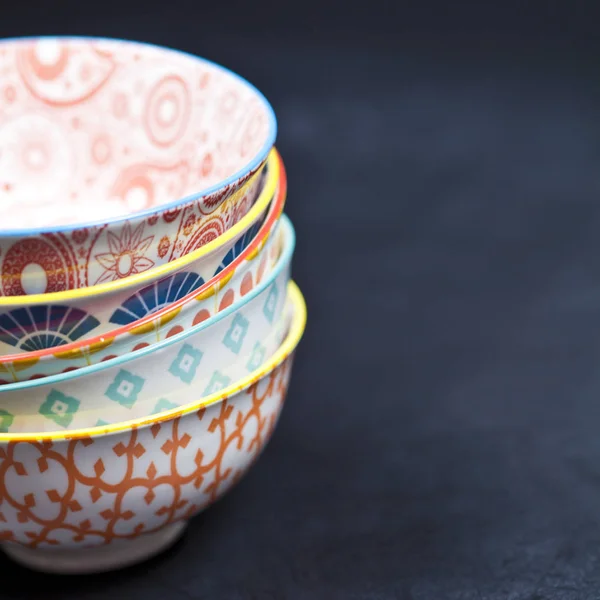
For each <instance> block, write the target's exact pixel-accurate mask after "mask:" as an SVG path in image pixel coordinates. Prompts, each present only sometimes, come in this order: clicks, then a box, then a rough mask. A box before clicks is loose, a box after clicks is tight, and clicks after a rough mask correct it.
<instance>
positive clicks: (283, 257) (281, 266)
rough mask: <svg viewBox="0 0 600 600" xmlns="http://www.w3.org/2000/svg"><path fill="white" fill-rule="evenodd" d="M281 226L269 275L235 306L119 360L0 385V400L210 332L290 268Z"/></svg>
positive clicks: (290, 247)
mask: <svg viewBox="0 0 600 600" xmlns="http://www.w3.org/2000/svg"><path fill="white" fill-rule="evenodd" d="M281 224H282V226H283V227H284V229H285V230H286V238H287V239H286V241H285V247H284V248H283V249H282V251H281V253H280V255H279V257H278V259H277V264H276V265H275V267H274V268H273V270H272V271H271V272H270V273H269V275H268V277H266V278H265V279H263V280H262V281H261V282H260V284H259V285H257V286H254V287H253V288H252V290H250V291H249V292H248V293H247V294H246V295H245V296H243V297H242V298H241V299H240V300H238V301H237V302H234V303H233V304H230V305H229V306H228V307H227V308H225V309H224V310H222V311H220V312H218V313H216V314H214V315H213V316H212V317H210V318H209V319H206V320H205V321H202V322H201V323H198V324H197V325H195V326H193V327H191V328H190V329H186V330H184V331H180V332H179V333H178V334H176V335H173V336H171V337H167V338H165V339H163V340H160V341H159V342H157V343H156V344H152V345H150V346H145V347H144V348H140V349H139V350H136V351H135V352H128V353H127V354H123V355H121V356H115V357H114V358H111V359H110V360H105V361H101V362H99V363H95V364H93V365H86V366H85V367H81V368H80V369H75V370H73V371H67V372H66V373H57V374H55V375H48V376H46V377H37V378H35V379H27V380H26V381H15V382H14V383H6V384H3V385H0V396H2V394H9V393H11V392H18V391H22V390H27V391H29V390H32V389H35V388H39V387H52V386H53V385H57V384H59V383H64V382H65V381H70V380H73V379H79V378H84V377H86V376H87V375H92V374H93V373H98V372H102V371H106V370H108V369H111V368H113V367H117V366H119V365H127V364H129V363H130V362H132V361H134V360H141V359H142V358H143V357H144V356H147V355H149V354H154V353H156V352H159V351H161V350H164V349H165V348H168V347H169V346H172V345H174V344H178V343H180V342H182V341H183V340H186V339H187V338H189V337H191V336H193V335H195V334H197V333H198V332H200V331H204V330H205V329H208V328H210V327H211V326H212V325H214V324H215V323H218V322H219V321H221V320H223V319H225V318H226V317H228V316H230V315H231V314H233V313H235V312H237V311H238V310H239V309H240V307H242V306H245V305H246V304H247V303H248V302H250V301H252V300H253V299H254V298H256V296H258V295H260V294H262V293H263V292H266V291H267V289H268V288H269V287H270V286H271V285H273V282H274V281H275V280H276V279H277V278H278V277H279V276H280V275H281V273H282V272H283V271H284V270H285V269H286V268H287V267H289V266H290V265H291V262H292V257H293V254H294V249H295V246H296V232H295V231H294V226H293V225H292V222H291V221H290V220H289V218H288V217H287V216H286V215H282V216H281Z"/></svg>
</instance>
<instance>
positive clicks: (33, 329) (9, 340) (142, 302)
mask: <svg viewBox="0 0 600 600" xmlns="http://www.w3.org/2000/svg"><path fill="white" fill-rule="evenodd" d="M261 225H262V223H261V222H259V223H256V224H254V225H253V226H252V227H250V229H248V231H246V233H244V235H242V236H241V237H240V239H238V240H237V242H236V243H235V244H234V245H233V247H232V248H231V249H230V250H229V252H228V253H227V254H226V255H225V257H224V258H223V260H222V261H221V263H220V264H219V266H218V267H217V269H216V270H215V272H214V275H217V274H218V273H220V272H221V271H222V270H223V269H225V267H227V266H228V265H229V264H230V263H231V262H232V261H234V260H235V259H236V258H237V257H238V256H239V255H240V254H241V253H242V252H243V251H244V249H245V248H246V247H247V246H248V244H250V242H251V241H252V240H253V239H254V238H255V236H256V235H257V233H258V231H259V229H260V227H261ZM214 275H213V276H214ZM203 284H204V279H203V278H202V277H201V276H200V275H198V274H196V273H188V272H181V273H176V274H175V275H172V276H170V277H167V278H166V279H163V280H162V281H158V282H154V283H152V284H150V285H148V286H146V287H145V288H143V289H142V290H140V291H139V292H136V293H135V294H133V295H132V296H130V297H129V298H128V299H127V300H126V301H125V302H123V304H122V305H121V306H120V307H119V308H117V310H115V312H114V313H113V314H112V316H111V318H110V322H111V323H114V324H115V325H128V324H130V323H133V322H134V321H137V320H138V319H142V318H143V317H145V316H147V315H149V314H152V313H155V312H157V311H159V310H161V309H162V308H164V307H166V306H167V305H169V304H171V303H172V302H177V300H180V299H181V298H183V297H184V296H186V295H187V294H189V293H191V292H193V291H195V290H197V289H198V288H199V287H201V286H202V285H203ZM99 324H100V322H99V321H98V320H97V319H96V318H95V317H94V316H92V315H90V314H88V313H86V312H85V311H83V310H81V309H78V308H73V307H68V306H58V305H50V306H32V307H23V308H18V309H15V310H12V311H10V312H8V313H5V314H2V315H0V340H1V341H3V342H4V343H6V344H9V345H10V346H13V347H15V348H20V349H21V350H22V351H26V352H34V351H36V350H43V349H44V348H54V347H56V346H63V345H65V344H69V343H71V342H75V341H77V340H78V339H80V338H81V337H83V336H89V335H90V334H92V333H93V331H94V329H95V328H96V327H98V325H99Z"/></svg>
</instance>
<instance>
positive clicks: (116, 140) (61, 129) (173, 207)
mask: <svg viewBox="0 0 600 600" xmlns="http://www.w3.org/2000/svg"><path fill="white" fill-rule="evenodd" d="M0 72H1V73H2V84H1V86H0V205H1V206H2V222H1V223H0V296H23V295H28V294H41V293H53V292H61V291H65V290H75V289H79V288H85V287H90V286H95V285H98V284H106V283H111V282H116V281H119V280H122V279H124V278H127V277H129V276H135V275H139V274H141V273H146V272H148V271H150V270H152V269H153V268H155V267H157V266H161V265H164V264H167V263H168V262H170V261H172V260H176V259H177V258H180V257H181V256H184V255H185V254H187V253H189V252H193V251H194V250H197V249H198V248H200V247H201V246H202V245H204V244H206V243H208V242H210V241H211V240H214V239H215V238H217V237H219V236H223V235H225V234H226V232H227V231H228V230H229V229H230V228H231V227H232V226H234V225H235V224H236V223H237V222H238V221H239V220H240V219H241V218H242V217H243V216H244V215H245V214H246V212H248V210H249V209H250V207H251V206H252V203H253V201H254V200H255V199H256V196H257V194H258V192H259V187H260V175H261V173H262V170H263V169H264V166H265V162H266V160H267V156H268V154H269V151H270V150H271V148H272V147H273V144H274V141H275V137H276V129H277V126H276V120H275V116H274V113H273V110H272V108H271V106H270V104H269V103H268V102H267V100H266V99H265V98H264V96H263V95H262V94H261V93H260V92H259V91H258V90H257V89H256V88H254V87H253V86H252V85H251V84H250V83H248V82H247V81H245V80H244V79H242V78H241V77H239V76H238V75H236V74H234V73H232V72H230V71H228V70H227V69H225V68H223V67H220V66H218V65H215V64H213V63H211V62H208V61H206V60H203V59H201V58H198V57H195V56H191V55H189V54H185V53H182V52H178V51H175V50H171V49H168V48H160V47H157V46H153V45H149V44H142V43H138V42H127V41H121V40H109V39H103V38H75V37H70V38H68V37H42V38H23V39H13V40H4V41H1V42H0Z"/></svg>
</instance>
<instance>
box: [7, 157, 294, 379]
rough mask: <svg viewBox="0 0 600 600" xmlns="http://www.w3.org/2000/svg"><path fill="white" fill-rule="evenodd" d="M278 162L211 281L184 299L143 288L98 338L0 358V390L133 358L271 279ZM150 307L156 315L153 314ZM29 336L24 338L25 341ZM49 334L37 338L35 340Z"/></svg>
mask: <svg viewBox="0 0 600 600" xmlns="http://www.w3.org/2000/svg"><path fill="white" fill-rule="evenodd" d="M278 162H279V175H278V184H277V193H276V194H275V198H274V200H273V201H272V202H271V205H270V208H269V213H268V215H267V218H266V219H265V221H264V223H263V224H262V226H261V227H260V229H259V231H258V233H257V234H256V235H255V236H254V237H253V239H252V240H251V241H250V243H248V241H247V238H248V239H249V238H250V236H251V235H252V234H253V231H254V228H251V229H249V230H248V233H247V234H246V235H244V236H243V237H242V238H240V239H239V240H238V242H237V243H236V245H235V246H234V248H233V249H232V250H231V251H230V252H231V253H232V255H233V256H235V258H234V259H233V260H232V261H231V262H230V263H229V265H228V266H227V267H225V268H224V269H223V270H222V271H219V273H218V274H217V275H216V276H215V277H214V278H212V279H211V280H209V281H208V282H206V283H205V284H204V285H202V286H200V287H199V288H198V289H194V290H192V291H191V292H189V293H187V294H186V288H185V286H179V285H172V286H170V287H166V286H165V287H164V289H165V290H166V291H167V292H168V293H167V294H166V295H162V296H161V295H160V294H159V291H157V289H156V288H157V286H156V285H155V284H153V285H151V286H149V287H148V288H146V289H145V290H143V291H142V292H140V293H139V294H138V295H137V296H136V297H135V299H134V302H130V303H129V304H127V307H129V306H130V305H131V304H133V306H132V307H131V308H128V309H125V307H121V308H119V309H117V312H116V313H115V314H116V315H118V321H120V322H123V323H125V325H123V326H122V327H119V328H117V329H114V330H112V331H110V332H108V333H106V334H104V335H100V336H96V337H93V338H89V337H83V338H81V339H79V340H77V341H75V342H71V343H69V344H65V345H60V346H57V347H52V348H46V349H44V350H38V351H35V352H23V353H21V354H12V355H7V356H0V385H1V384H6V383H14V382H17V381H27V380H28V379H35V378H38V377H44V376H48V375H57V374H59V373H64V372H68V371H72V370H74V369H78V368H80V367H85V366H89V365H93V364H97V363H100V362H102V361H105V360H108V359H111V358H115V357H116V356H123V355H125V354H128V353H130V352H135V351H137V350H139V349H141V348H144V347H146V346H148V345H150V344H155V343H156V342H158V341H160V340H162V339H165V338H167V337H171V336H173V335H175V334H177V333H180V332H182V331H185V330H187V329H190V328H191V327H193V326H195V325H197V324H198V323H201V322H202V321H205V320H206V319H208V318H209V317H211V316H212V315H215V314H216V313H218V312H219V311H221V310H224V309H226V308H227V307H229V306H231V304H233V302H235V301H236V299H238V298H241V297H242V296H245V295H246V294H247V293H248V292H250V291H251V290H252V289H253V287H254V286H255V285H258V284H259V283H260V282H261V281H262V280H263V279H264V278H265V277H267V276H268V275H269V274H270V273H271V271H272V269H273V267H274V265H275V264H276V262H277V258H278V256H279V251H280V243H279V240H278V237H279V236H278V235H277V231H278V229H279V218H280V216H281V214H282V211H283V207H284V205H285V198H286V193H287V179H286V174H285V168H284V166H283V162H282V161H281V160H278ZM225 262H227V261H225ZM179 277H181V278H184V277H188V275H187V274H186V273H182V274H181V275H176V276H174V278H172V279H176V278H179ZM182 294H185V295H183V296H182ZM148 298H150V300H148ZM155 298H161V301H160V302H153V300H154V299H155ZM138 299H140V300H139V302H138ZM164 303H166V304H165V305H164V306H163V304H164ZM160 306H163V308H160ZM151 307H153V308H154V310H151ZM156 307H159V308H160V309H159V310H156ZM140 308H142V309H143V311H144V312H147V311H150V312H148V314H146V316H145V317H142V318H141V319H139V318H138V316H139V310H140ZM115 320H117V318H116V317H115ZM33 333H34V332H30V335H33ZM50 334H51V332H43V333H41V334H40V335H46V336H49V335H50ZM0 339H1V334H0ZM25 339H27V338H25ZM44 339H48V338H47V337H46V338H44Z"/></svg>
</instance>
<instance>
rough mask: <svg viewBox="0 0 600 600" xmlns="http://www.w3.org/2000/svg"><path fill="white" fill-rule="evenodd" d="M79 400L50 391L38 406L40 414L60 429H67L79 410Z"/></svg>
mask: <svg viewBox="0 0 600 600" xmlns="http://www.w3.org/2000/svg"><path fill="white" fill-rule="evenodd" d="M79 404H80V402H79V400H77V398H73V397H71V396H66V395H65V394H63V393H62V392H59V391H58V390H52V391H51V392H50V393H49V394H48V396H46V400H44V402H43V404H42V405H41V406H40V410H39V412H40V414H41V415H42V416H44V417H46V418H47V419H51V420H52V421H54V422H55V423H57V424H58V425H60V426H61V427H68V426H69V425H70V424H71V421H72V420H73V417H74V416H75V413H76V412H77V410H78V409H79Z"/></svg>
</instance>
